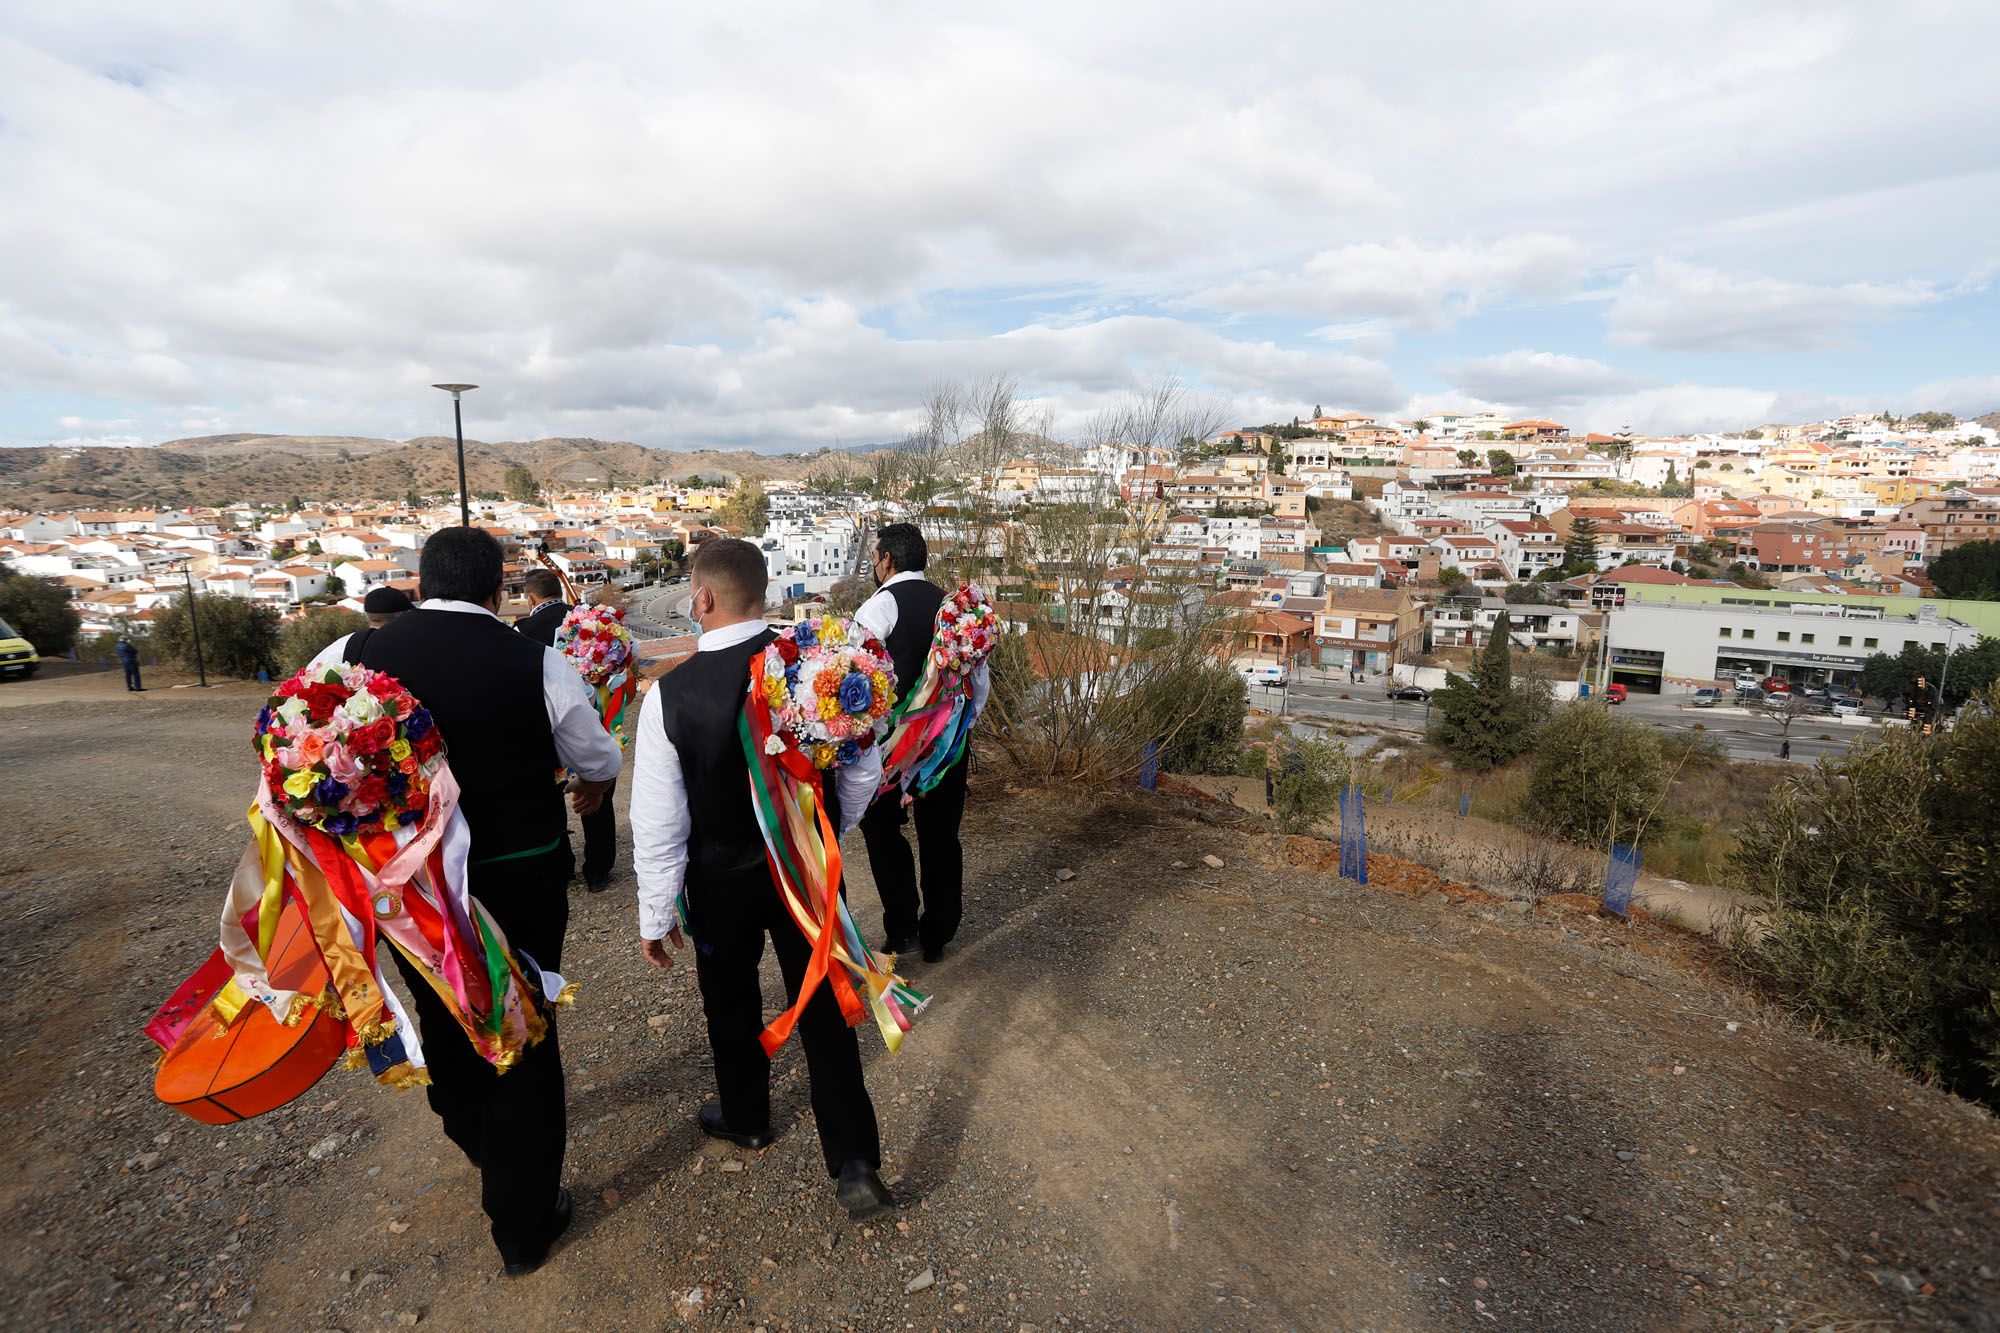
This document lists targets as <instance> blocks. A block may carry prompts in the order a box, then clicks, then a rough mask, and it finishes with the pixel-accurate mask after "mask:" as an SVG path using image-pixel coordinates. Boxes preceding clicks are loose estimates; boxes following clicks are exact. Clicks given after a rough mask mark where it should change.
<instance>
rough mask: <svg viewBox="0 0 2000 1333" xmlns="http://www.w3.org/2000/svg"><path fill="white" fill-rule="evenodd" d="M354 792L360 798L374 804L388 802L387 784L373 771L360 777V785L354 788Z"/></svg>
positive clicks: (385, 803)
mask: <svg viewBox="0 0 2000 1333" xmlns="http://www.w3.org/2000/svg"><path fill="white" fill-rule="evenodd" d="M354 794H355V796H356V797H357V798H359V799H360V800H363V801H372V802H374V803H375V804H376V805H387V804H389V784H388V783H387V782H385V781H383V780H382V778H380V777H379V776H377V775H376V774H373V773H370V774H369V775H368V776H367V777H365V778H363V779H361V785H360V786H358V787H356V788H355V789H354Z"/></svg>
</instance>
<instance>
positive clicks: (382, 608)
mask: <svg viewBox="0 0 2000 1333" xmlns="http://www.w3.org/2000/svg"><path fill="white" fill-rule="evenodd" d="M361 609H362V610H363V611H366V612H367V613H368V614H369V615H371V616H397V615H401V614H402V613H403V612H405V611H414V610H416V605H415V603H413V602H411V601H410V594H408V593H406V592H404V591H403V590H402V589H401V588H391V587H388V586H387V585H384V586H382V587H380V588H370V589H369V590H368V595H367V596H366V597H363V598H362V599H361Z"/></svg>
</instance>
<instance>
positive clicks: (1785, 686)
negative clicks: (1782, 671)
mask: <svg viewBox="0 0 2000 1333" xmlns="http://www.w3.org/2000/svg"><path fill="white" fill-rule="evenodd" d="M1791 692H1792V682H1790V681H1789V680H1786V679H1785V678H1784V677H1783V676H1766V677H1764V693H1766V694H1790V693H1791Z"/></svg>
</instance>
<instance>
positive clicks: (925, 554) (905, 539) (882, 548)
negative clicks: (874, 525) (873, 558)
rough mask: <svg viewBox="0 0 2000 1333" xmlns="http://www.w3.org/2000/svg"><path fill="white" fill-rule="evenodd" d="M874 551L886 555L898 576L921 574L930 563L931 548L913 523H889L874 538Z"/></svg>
mask: <svg viewBox="0 0 2000 1333" xmlns="http://www.w3.org/2000/svg"><path fill="white" fill-rule="evenodd" d="M875 551H876V554H878V555H886V556H888V557H889V562H890V563H891V564H893V565H894V566H895V567H896V572H897V573H898V574H908V573H911V572H913V571H915V572H921V571H922V570H923V567H924V566H925V565H927V564H929V563H930V559H931V548H930V547H928V546H926V545H925V544H924V534H923V533H921V532H918V531H917V525H916V524H914V523H891V524H890V525H889V526H888V527H886V528H884V529H882V531H881V532H879V533H877V534H876V536H875Z"/></svg>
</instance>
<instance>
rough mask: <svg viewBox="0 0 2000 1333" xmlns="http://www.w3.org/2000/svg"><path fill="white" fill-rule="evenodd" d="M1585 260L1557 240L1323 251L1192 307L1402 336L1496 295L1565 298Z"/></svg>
mask: <svg viewBox="0 0 2000 1333" xmlns="http://www.w3.org/2000/svg"><path fill="white" fill-rule="evenodd" d="M1584 270H1585V260H1584V253H1583V249H1582V247H1581V246H1579V245H1578V244H1577V243H1576V242H1575V241H1573V240H1570V239H1569V238H1567V237H1563V236H1548V235H1541V234H1530V235H1524V236H1510V237H1506V238H1504V239H1502V240H1498V241H1494V242H1491V243H1489V244H1479V243H1471V242H1462V243H1457V244H1449V245H1432V246H1425V245H1419V244H1417V243H1416V242H1414V241H1409V240H1398V241H1394V242H1390V243H1387V244H1383V243H1378V242H1372V241H1371V242H1362V243H1358V244H1354V245H1344V246H1340V247H1338V248H1336V249H1332V250H1322V251H1320V252H1319V253H1318V254H1316V255H1314V256H1313V257H1312V258H1311V259H1309V260H1307V261H1306V262H1305V264H1303V265H1302V266H1301V267H1300V268H1299V269H1298V270H1297V271H1295V272H1275V273H1272V272H1267V273H1260V274H1257V275H1256V276H1254V277H1251V278H1247V279H1244V280H1243V281H1240V282H1233V283H1228V284H1225V285H1223V286H1219V287H1211V288H1209V289H1208V290H1207V291H1203V292H1200V293H1197V294H1196V295H1195V296H1194V297H1193V298H1192V300H1193V302H1194V303H1195V304H1197V305H1202V306H1208V307H1212V308H1216V309H1223V310H1261V311H1278V312H1283V313H1286V314H1301V315H1308V316H1311V317H1313V318H1317V319H1336V320H1368V319H1376V320H1382V321H1387V322H1390V323H1393V324H1397V325H1401V326H1403V327H1407V328H1417V329H1437V328H1443V327H1447V326H1449V325H1450V324H1452V323H1454V322H1456V321H1457V320H1459V319H1462V318H1464V317H1465V316H1467V315H1469V314H1472V313H1473V312H1475V311H1477V310H1478V309H1479V308H1480V307H1481V306H1482V305H1485V304H1487V303H1489V302H1491V301H1493V300H1494V299H1496V298H1498V297H1503V296H1526V297H1533V298H1537V299H1542V300H1550V299H1555V298H1558V297H1561V296H1564V295H1567V294H1568V293H1569V292H1570V291H1571V290H1572V289H1573V288H1574V287H1575V286H1576V284H1577V283H1578V281H1580V280H1581V279H1582V277H1583V274H1584Z"/></svg>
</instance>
